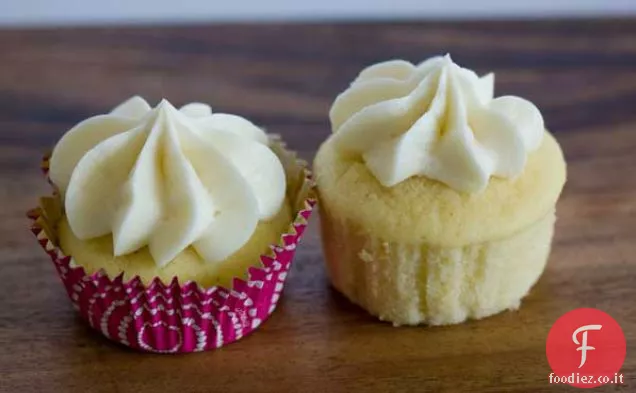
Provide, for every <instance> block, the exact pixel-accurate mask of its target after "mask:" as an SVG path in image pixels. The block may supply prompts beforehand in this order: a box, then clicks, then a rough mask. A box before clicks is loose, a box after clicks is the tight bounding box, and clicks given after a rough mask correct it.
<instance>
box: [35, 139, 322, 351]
mask: <svg viewBox="0 0 636 393" xmlns="http://www.w3.org/2000/svg"><path fill="white" fill-rule="evenodd" d="M271 139H272V143H271V147H272V150H274V151H275V152H276V154H277V155H278V156H279V158H280V159H281V162H282V163H283V166H284V167H285V169H286V174H287V184H288V196H291V198H290V200H292V201H294V210H295V216H294V217H295V218H294V220H293V222H292V223H290V226H289V229H288V231H287V232H286V233H284V234H282V235H281V238H280V241H279V243H278V244H275V245H271V246H270V248H271V251H270V253H269V254H267V255H261V257H260V260H261V264H262V267H251V268H249V269H248V274H247V276H248V279H247V280H242V279H240V278H234V280H233V284H232V287H231V288H224V287H221V286H215V287H209V288H204V287H201V286H199V285H198V284H197V283H196V282H193V281H189V282H186V283H184V284H181V283H179V281H178V279H177V278H176V277H175V278H173V280H172V281H171V282H170V283H164V282H162V281H161V279H159V278H158V277H157V278H155V279H154V280H153V281H152V282H151V283H150V284H149V285H144V283H143V282H142V281H141V280H140V279H139V278H138V277H135V278H132V279H131V280H128V281H126V280H124V275H123V273H122V274H120V275H118V276H117V277H109V276H108V275H107V274H106V273H105V272H104V271H103V270H100V271H98V272H95V273H93V274H88V273H87V272H85V271H84V269H83V268H82V267H81V266H80V265H77V264H76V263H75V261H74V260H73V258H72V256H70V255H65V254H64V253H63V252H62V250H61V249H60V248H59V247H58V245H57V242H56V235H55V224H56V222H57V220H58V219H59V218H60V217H61V214H62V207H61V206H62V203H61V202H60V200H59V197H58V195H57V193H54V195H52V196H49V197H43V198H40V206H39V207H37V208H35V209H32V210H31V211H29V213H28V216H29V218H30V219H31V220H32V227H31V230H32V232H33V233H34V234H35V236H36V238H37V241H38V242H39V244H40V245H41V246H42V248H43V249H44V250H45V251H46V253H47V254H48V255H49V256H50V258H51V260H52V261H53V264H54V265H55V268H56V270H57V273H58V275H59V277H60V279H61V280H62V283H63V284H64V287H65V288H66V292H67V294H68V297H69V299H70V300H71V303H72V304H73V307H74V308H75V309H76V310H77V311H78V312H79V314H80V315H81V316H82V318H83V319H84V320H86V322H88V324H89V325H90V326H91V327H93V328H94V329H96V330H97V331H99V332H101V333H102V334H103V335H104V336H105V337H107V338H109V339H111V340H113V341H116V342H118V343H121V344H124V345H126V346H128V347H130V348H133V349H136V350H140V351H147V352H155V353H185V352H196V351H205V350H210V349H215V348H220V347H222V346H224V345H227V344H230V343H232V342H234V341H236V340H239V339H240V338H242V337H245V336H246V335H248V334H250V333H251V332H253V331H254V330H255V329H257V328H258V327H259V326H260V325H261V324H262V323H263V321H265V320H266V319H267V318H268V317H269V316H270V315H271V314H272V312H274V310H275V309H276V305H277V303H278V301H279V299H280V296H281V293H282V291H283V286H284V284H285V280H286V278H287V275H288V273H289V270H290V267H291V263H292V259H293V257H294V253H295V251H296V247H297V246H298V243H299V241H300V239H301V237H302V235H303V233H304V231H305V228H306V227H307V220H308V219H309V217H310V216H311V214H312V211H313V208H314V206H315V204H316V198H315V194H314V190H313V182H312V179H311V174H310V172H309V171H308V170H307V165H306V163H304V162H303V161H301V160H298V159H297V158H296V155H295V154H294V153H292V152H289V151H287V150H286V149H285V147H284V144H283V143H282V142H281V141H280V139H279V138H278V137H276V136H272V137H271ZM42 169H43V171H44V173H45V174H48V158H45V159H44V161H43V163H42ZM47 178H48V176H47Z"/></svg>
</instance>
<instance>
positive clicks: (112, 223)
mask: <svg viewBox="0 0 636 393" xmlns="http://www.w3.org/2000/svg"><path fill="white" fill-rule="evenodd" d="M42 167H43V170H44V172H45V174H46V175H47V177H48V180H49V182H50V183H51V184H52V186H53V188H54V193H53V195H52V196H48V197H43V198H41V199H40V204H39V207H37V208H35V209H33V210H31V211H30V212H29V217H30V219H31V220H32V221H33V225H32V231H33V233H34V234H35V235H36V237H37V240H38V242H39V243H40V245H41V246H42V247H43V248H44V249H45V251H46V252H47V253H48V254H49V256H50V257H51V259H52V260H53V262H54V264H55V267H56V269H57V272H58V274H59V276H60V278H61V280H62V282H63V284H64V286H65V288H66V291H67V293H68V296H69V298H70V300H71V302H72V304H73V306H74V307H75V308H76V309H77V310H78V311H79V313H80V314H81V316H82V317H83V318H84V319H85V320H86V321H87V322H88V323H89V324H90V326H92V327H93V328H94V329H97V330H98V331H100V332H101V333H102V334H103V335H104V336H106V337H107V338H109V339H111V340H114V341H116V342H119V343H122V344H124V345H127V346H129V347H131V348H134V349H138V350H142V351H148V352H158V353H182V352H193V351H203V350H208V349H213V348H219V347H221V346H223V345H225V344H229V343H231V342H233V341H236V340H238V339H240V338H241V337H243V336H245V335H247V334H249V333H250V332H252V331H253V330H255V329H256V328H257V327H258V326H259V325H260V324H261V323H262V322H263V321H264V320H265V319H266V318H267V317H268V316H269V315H270V314H271V313H272V312H273V311H274V309H275V308H276V304H277V302H278V300H279V298H280V295H281V292H282V289H283V286H284V283H285V279H286V277H287V274H288V272H289V269H290V266H291V261H292V258H293V256H294V252H295V249H296V246H297V244H298V242H299V241H300V238H301V236H302V234H303V232H304V230H305V228H306V226H307V220H308V219H309V216H310V215H311V213H312V210H313V207H314V205H315V197H314V194H313V183H312V180H311V176H310V173H309V171H308V170H307V169H306V164H305V163H304V162H302V161H300V160H298V159H297V158H296V155H295V154H294V153H292V152H290V151H288V150H287V149H286V148H285V146H284V144H283V143H282V142H281V140H280V139H279V138H278V137H276V136H272V135H267V134H265V132H263V131H262V130H261V129H260V128H258V127H256V126H255V125H253V124H252V123H251V122H249V121H248V120H246V119H244V118H242V117H239V116H235V115H229V114H221V113H218V114H217V113H212V110H211V109H210V107H209V106H207V105H205V104H201V103H192V104H188V105H185V106H183V107H181V108H180V109H177V108H175V107H173V106H172V105H171V104H170V103H169V102H168V101H166V100H163V101H161V103H159V105H157V106H156V107H154V108H152V107H151V106H150V105H149V104H148V103H147V102H146V101H145V100H143V99H142V98H140V97H133V98H131V99H129V100H128V101H126V102H124V103H123V104H121V105H119V106H118V107H117V108H115V109H114V110H113V111H111V112H110V113H108V114H105V115H99V116H95V117H91V118H89V119H87V120H85V121H83V122H81V123H79V124H78V125H76V126H75V127H73V128H72V129H71V130H70V131H68V132H67V133H66V134H65V135H64V136H63V137H62V139H61V140H60V141H59V142H58V144H57V145H56V146H55V149H54V150H53V153H52V154H51V156H50V157H47V158H45V160H44V161H43V166H42Z"/></svg>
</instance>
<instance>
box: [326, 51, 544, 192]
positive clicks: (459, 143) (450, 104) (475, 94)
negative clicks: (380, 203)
mask: <svg viewBox="0 0 636 393" xmlns="http://www.w3.org/2000/svg"><path fill="white" fill-rule="evenodd" d="M493 92H494V76H493V74H488V75H486V76H484V77H479V76H477V74H475V73H474V72H473V71H471V70H468V69H465V68H461V67H460V66H458V65H457V64H455V63H454V62H453V61H452V60H451V58H450V56H448V55H446V56H444V57H441V56H438V57H433V58H431V59H429V60H426V61H424V62H423V63H421V64H418V65H413V64H411V63H409V62H406V61H402V60H391V61H387V62H383V63H379V64H376V65H373V66H370V67H368V68H366V69H364V70H363V71H362V72H361V73H360V74H359V75H358V77H357V78H356V79H355V80H354V81H353V83H352V84H351V86H350V87H349V89H347V90H346V91H345V92H343V93H342V94H340V95H339V96H338V97H337V98H336V100H335V102H334V104H333V106H332V108H331V111H330V114H329V115H330V119H331V124H332V129H333V131H334V133H335V134H334V139H335V140H334V143H335V146H336V147H337V148H338V149H339V150H340V151H342V152H344V153H347V154H354V155H359V156H361V157H362V159H363V160H364V162H365V163H366V165H367V167H368V168H369V170H370V171H371V172H372V173H373V175H374V176H375V177H376V178H377V179H378V181H379V182H380V183H381V184H382V185H384V186H388V187H390V186H393V185H396V184H398V183H400V182H402V181H404V180H405V179H407V178H409V177H411V176H416V175H422V176H426V177H429V178H431V179H435V180H438V181H440V182H442V183H445V184H446V185H448V186H450V187H452V188H455V189H457V190H460V191H465V192H476V191H480V190H482V189H484V188H485V187H486V186H487V184H488V181H489V179H490V176H498V177H514V176H516V175H518V174H519V173H521V172H522V170H523V168H524V165H525V162H526V159H527V153H528V152H530V151H532V150H535V149H537V148H538V147H539V145H540V143H541V139H542V137H543V133H544V125H543V118H542V116H541V113H540V112H539V110H538V109H537V108H536V107H535V106H534V105H533V104H532V103H531V102H529V101H527V100H524V99H522V98H519V97H515V96H502V97H498V98H494V97H493Z"/></svg>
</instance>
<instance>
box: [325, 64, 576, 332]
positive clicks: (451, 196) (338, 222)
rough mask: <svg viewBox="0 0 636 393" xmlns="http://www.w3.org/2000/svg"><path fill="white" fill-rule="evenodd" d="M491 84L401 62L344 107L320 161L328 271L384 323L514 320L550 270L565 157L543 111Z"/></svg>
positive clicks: (376, 69) (355, 92)
mask: <svg viewBox="0 0 636 393" xmlns="http://www.w3.org/2000/svg"><path fill="white" fill-rule="evenodd" d="M492 83H493V77H492V76H491V75H489V76H486V77H482V78H479V77H477V76H476V75H475V74H474V73H472V72H470V71H468V70H466V69H463V68H461V67H459V66H457V65H456V64H454V63H453V62H452V60H450V58H449V57H448V56H447V57H436V58H433V59H430V60H428V61H426V62H424V63H421V64H419V65H416V66H415V65H412V64H410V63H407V62H403V61H389V62H385V63H380V64H378V65H375V66H372V67H369V68H367V69H365V70H364V71H362V72H361V73H360V75H359V77H358V78H357V79H356V80H355V81H354V83H353V84H352V86H351V87H350V88H349V89H348V90H347V91H345V92H344V93H343V94H341V95H340V96H339V97H338V98H337V99H336V102H335V103H334V105H333V107H332V110H331V114H330V115H331V121H332V126H333V131H334V134H333V135H332V136H331V137H330V138H329V139H328V140H327V141H326V142H325V143H324V144H323V145H322V146H321V148H320V150H319V152H318V154H317V156H316V159H315V162H314V172H315V176H316V182H317V186H318V191H319V198H320V217H321V231H322V240H323V246H324V253H325V260H326V263H327V269H328V274H329V277H330V279H331V282H332V283H333V285H334V287H335V288H337V289H338V290H339V291H340V292H342V293H343V294H344V295H345V296H347V297H348V298H349V299H350V300H351V301H353V302H355V303H357V304H359V305H360V306H362V307H364V308H365V309H367V310H368V311H369V312H370V313H372V314H374V315H376V316H378V317H379V318H380V319H382V320H387V321H391V322H393V323H394V324H395V325H403V324H409V325H412V324H421V323H425V324H431V325H440V324H451V323H459V322H462V321H464V320H466V319H468V318H474V319H478V318H482V317H485V316H488V315H492V314H495V313H497V312H500V311H502V310H505V309H515V308H517V307H518V306H519V303H520V300H521V298H522V297H523V296H525V295H526V294H527V292H528V291H529V289H530V288H531V287H532V285H533V284H534V283H535V282H536V280H537V279H538V278H539V276H540V275H541V272H542V271H543V269H544V267H545V264H546V261H547V258H548V255H549V252H550V244H551V240H552V234H553V228H554V220H555V204H556V201H557V199H558V197H559V194H560V192H561V190H562V187H563V185H564V182H565V177H566V172H565V162H564V160H563V155H562V152H561V150H560V148H559V145H558V143H557V142H556V140H555V139H554V138H553V137H552V135H550V134H549V133H548V132H547V131H545V130H544V126H543V121H542V119H541V117H540V114H539V112H538V110H536V107H534V105H532V104H531V103H529V102H528V101H525V100H522V99H520V98H517V97H512V98H510V97H504V98H503V99H499V98H496V99H495V98H493V95H492V91H493V90H492ZM440 97H441V98H440ZM537 116H538V117H537ZM422 119H423V120H422ZM519 124H521V125H519ZM491 130H496V131H491ZM511 135H512V136H511ZM449 168H450V169H449Z"/></svg>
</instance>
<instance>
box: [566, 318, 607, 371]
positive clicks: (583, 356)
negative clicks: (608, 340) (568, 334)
mask: <svg viewBox="0 0 636 393" xmlns="http://www.w3.org/2000/svg"><path fill="white" fill-rule="evenodd" d="M602 327H603V326H602V325H585V326H581V327H580V328H578V329H576V330H575V331H574V333H573V334H572V341H574V344H576V345H581V346H580V347H578V348H577V349H576V350H577V351H581V364H579V368H581V367H583V365H584V364H585V361H586V360H587V351H591V350H594V349H596V348H594V347H592V346H588V345H587V331H588V330H601V328H602ZM581 332H583V334H582V335H581V337H582V339H581V342H579V340H578V339H577V338H576V336H578V334H579V333H581Z"/></svg>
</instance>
